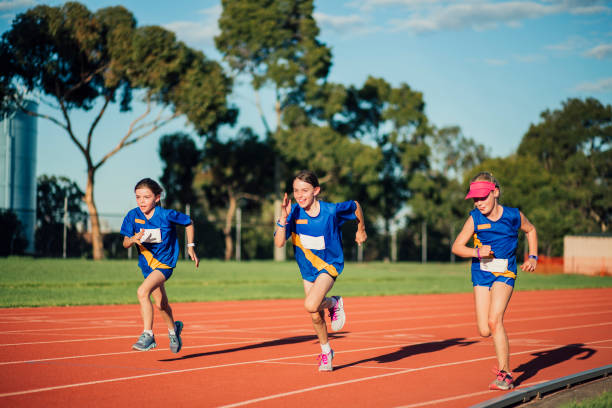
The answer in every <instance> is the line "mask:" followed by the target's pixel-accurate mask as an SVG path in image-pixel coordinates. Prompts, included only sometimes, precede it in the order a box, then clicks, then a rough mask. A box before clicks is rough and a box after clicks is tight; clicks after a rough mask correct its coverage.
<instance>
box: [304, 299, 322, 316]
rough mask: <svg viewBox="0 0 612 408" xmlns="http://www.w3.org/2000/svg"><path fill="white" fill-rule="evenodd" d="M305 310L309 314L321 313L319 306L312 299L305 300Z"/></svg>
mask: <svg viewBox="0 0 612 408" xmlns="http://www.w3.org/2000/svg"><path fill="white" fill-rule="evenodd" d="M304 309H306V311H307V312H308V313H317V312H318V311H319V305H318V304H315V302H313V301H312V300H310V299H306V300H304Z"/></svg>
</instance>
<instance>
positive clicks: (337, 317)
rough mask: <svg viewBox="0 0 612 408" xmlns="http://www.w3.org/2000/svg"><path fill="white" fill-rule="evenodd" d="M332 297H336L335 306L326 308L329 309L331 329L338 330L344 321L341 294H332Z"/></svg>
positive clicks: (344, 315)
mask: <svg viewBox="0 0 612 408" xmlns="http://www.w3.org/2000/svg"><path fill="white" fill-rule="evenodd" d="M332 298H334V299H336V302H337V303H336V306H334V307H330V308H329V309H327V310H328V311H329V318H330V320H331V328H332V330H333V331H338V330H340V329H342V328H343V327H344V322H346V314H345V313H344V303H343V302H342V296H332Z"/></svg>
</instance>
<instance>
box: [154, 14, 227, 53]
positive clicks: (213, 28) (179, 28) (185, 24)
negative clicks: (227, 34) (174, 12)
mask: <svg viewBox="0 0 612 408" xmlns="http://www.w3.org/2000/svg"><path fill="white" fill-rule="evenodd" d="M198 14H202V15H203V16H204V19H203V20H201V21H173V22H170V23H168V24H164V28H166V29H168V30H170V31H173V32H174V33H176V36H177V37H178V38H179V39H180V40H181V41H185V42H186V43H188V44H189V45H212V44H213V43H214V37H215V36H216V35H218V34H219V24H218V23H217V21H218V20H219V16H220V15H221V6H214V7H211V8H207V9H203V10H200V11H199V12H198Z"/></svg>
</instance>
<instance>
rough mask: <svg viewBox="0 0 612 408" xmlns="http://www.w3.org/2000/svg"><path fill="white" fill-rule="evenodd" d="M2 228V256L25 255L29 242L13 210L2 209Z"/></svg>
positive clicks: (0, 223) (0, 248)
mask: <svg viewBox="0 0 612 408" xmlns="http://www.w3.org/2000/svg"><path fill="white" fill-rule="evenodd" d="M0 227H1V228H0V229H1V230H2V234H0V256H7V255H14V254H15V255H17V254H23V252H24V251H25V249H26V247H27V246H28V240H27V239H26V238H25V237H24V235H23V227H22V225H21V222H20V221H19V218H18V217H17V214H15V213H14V212H13V211H12V210H3V209H0Z"/></svg>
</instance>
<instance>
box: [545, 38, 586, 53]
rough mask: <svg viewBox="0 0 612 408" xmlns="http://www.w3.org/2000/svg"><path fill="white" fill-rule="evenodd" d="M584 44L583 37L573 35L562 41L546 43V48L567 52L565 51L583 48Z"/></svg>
mask: <svg viewBox="0 0 612 408" xmlns="http://www.w3.org/2000/svg"><path fill="white" fill-rule="evenodd" d="M586 46H587V40H586V39H585V38H583V37H579V36H573V37H569V38H568V39H567V40H565V41H564V42H562V43H558V44H552V45H548V46H546V49H549V50H553V51H561V52H567V51H574V50H577V49H584V48H585V47H586Z"/></svg>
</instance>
